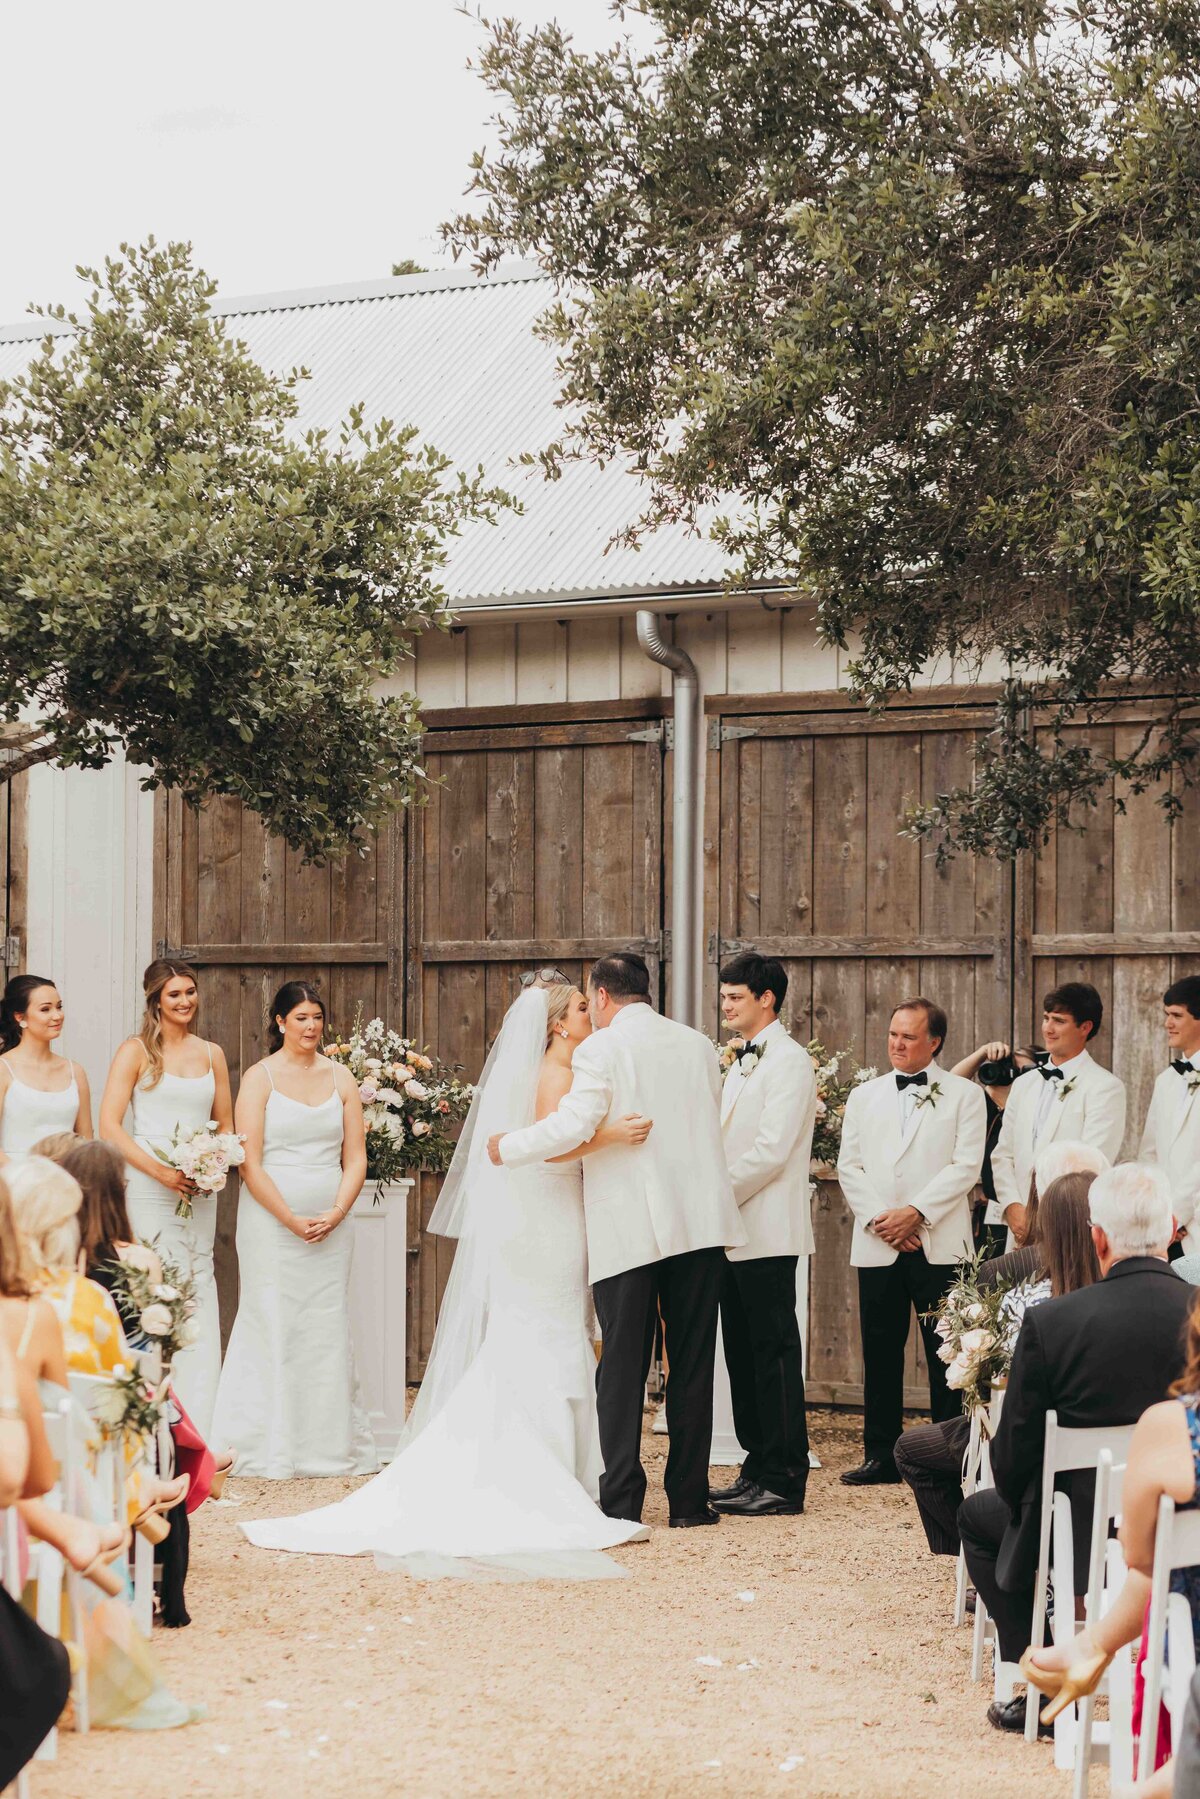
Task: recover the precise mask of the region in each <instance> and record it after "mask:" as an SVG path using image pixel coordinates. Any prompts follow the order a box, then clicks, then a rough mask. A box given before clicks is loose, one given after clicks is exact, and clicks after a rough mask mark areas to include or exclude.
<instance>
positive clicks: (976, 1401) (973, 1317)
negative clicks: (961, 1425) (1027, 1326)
mask: <svg viewBox="0 0 1200 1799" xmlns="http://www.w3.org/2000/svg"><path fill="white" fill-rule="evenodd" d="M982 1260H983V1255H982V1252H980V1254H979V1255H977V1256H973V1257H972V1258H971V1260H970V1261H967V1262H963V1263H962V1265H961V1267H960V1268H959V1271H958V1278H957V1280H956V1281H955V1283H954V1285H953V1286H952V1287H951V1288H950V1290H949V1292H948V1293H947V1294H946V1297H945V1298H944V1299H943V1300H942V1303H941V1305H940V1306H939V1307H938V1308H937V1311H936V1312H934V1313H931V1314H930V1316H932V1317H933V1318H935V1319H936V1320H937V1322H936V1325H935V1329H936V1331H937V1334H938V1336H939V1337H940V1339H941V1346H940V1348H939V1349H938V1355H939V1357H940V1358H941V1360H942V1361H943V1362H944V1363H945V1364H946V1385H947V1386H948V1387H950V1388H951V1389H952V1390H953V1391H955V1392H961V1394H962V1396H963V1407H964V1409H965V1410H966V1411H967V1412H968V1413H970V1412H974V1411H986V1410H987V1406H988V1401H989V1398H990V1396H991V1389H992V1387H993V1386H994V1385H995V1384H996V1382H997V1381H1001V1380H1006V1379H1007V1378H1008V1370H1009V1366H1010V1364H1011V1362H1012V1356H1013V1349H1014V1348H1015V1347H1016V1341H1017V1333H1018V1332H1019V1331H1020V1328H1021V1319H1022V1317H1023V1316H1024V1313H1025V1307H1026V1305H1027V1304H1029V1303H1031V1301H1033V1300H1035V1299H1038V1298H1041V1297H1042V1292H1041V1289H1040V1284H1035V1283H1032V1282H1026V1283H1022V1284H1021V1285H1020V1286H1014V1285H1013V1283H1012V1282H1011V1281H996V1282H994V1283H993V1284H991V1285H989V1286H986V1287H980V1285H979V1268H980V1264H981V1262H982Z"/></svg>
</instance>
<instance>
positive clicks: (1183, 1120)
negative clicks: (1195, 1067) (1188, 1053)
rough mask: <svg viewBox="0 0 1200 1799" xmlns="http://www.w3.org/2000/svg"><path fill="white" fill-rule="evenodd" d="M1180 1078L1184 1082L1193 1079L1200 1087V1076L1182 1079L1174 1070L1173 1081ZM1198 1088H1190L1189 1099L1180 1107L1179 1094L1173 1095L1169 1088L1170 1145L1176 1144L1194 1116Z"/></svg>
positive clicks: (1167, 1133)
mask: <svg viewBox="0 0 1200 1799" xmlns="http://www.w3.org/2000/svg"><path fill="white" fill-rule="evenodd" d="M1180 1078H1182V1079H1183V1080H1188V1079H1191V1080H1193V1081H1195V1082H1196V1086H1200V1076H1197V1075H1192V1076H1190V1077H1189V1076H1188V1075H1184V1076H1182V1077H1180V1076H1179V1075H1177V1074H1176V1073H1175V1071H1174V1069H1172V1070H1171V1079H1172V1080H1173V1081H1178V1080H1179V1079H1180ZM1196 1086H1191V1087H1189V1089H1188V1095H1187V1099H1186V1100H1185V1102H1184V1103H1183V1105H1180V1103H1179V1095H1178V1093H1172V1092H1171V1091H1170V1089H1169V1088H1168V1089H1167V1095H1168V1099H1169V1101H1170V1111H1169V1112H1168V1113H1167V1128H1166V1132H1165V1135H1166V1140H1167V1143H1168V1145H1170V1144H1172V1143H1174V1141H1175V1139H1176V1137H1178V1135H1179V1133H1180V1132H1181V1131H1182V1130H1183V1128H1184V1126H1185V1125H1186V1124H1187V1122H1188V1120H1189V1119H1190V1118H1191V1116H1192V1107H1193V1106H1194V1105H1195V1103H1196Z"/></svg>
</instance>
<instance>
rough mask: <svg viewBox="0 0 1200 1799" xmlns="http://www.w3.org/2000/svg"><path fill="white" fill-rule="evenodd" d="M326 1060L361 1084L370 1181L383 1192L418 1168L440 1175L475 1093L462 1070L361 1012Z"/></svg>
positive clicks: (327, 1047)
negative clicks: (461, 1075) (366, 1019)
mask: <svg viewBox="0 0 1200 1799" xmlns="http://www.w3.org/2000/svg"><path fill="white" fill-rule="evenodd" d="M325 1054H326V1055H327V1056H329V1057H330V1058H331V1060H333V1061H334V1062H340V1063H341V1064H342V1066H343V1068H348V1069H349V1070H350V1073H351V1074H352V1075H353V1076H354V1079H355V1081H356V1082H357V1083H358V1092H359V1098H360V1099H361V1100H362V1102H363V1113H364V1116H365V1120H366V1127H367V1179H368V1180H372V1181H377V1182H378V1183H379V1185H380V1186H386V1185H387V1183H388V1181H392V1180H395V1179H396V1177H397V1176H398V1175H402V1174H408V1173H412V1172H415V1171H417V1170H420V1169H425V1170H431V1171H432V1172H433V1173H435V1174H442V1173H444V1172H445V1170H446V1169H447V1168H448V1167H449V1166H450V1158H451V1156H452V1155H453V1154H454V1141H455V1140H454V1136H453V1135H452V1132H453V1128H454V1126H455V1125H456V1124H458V1123H460V1122H461V1120H462V1119H464V1118H465V1117H466V1115H467V1111H468V1109H469V1107H470V1104H471V1098H472V1095H473V1093H474V1091H475V1090H474V1088H473V1087H472V1086H471V1085H470V1083H469V1082H467V1081H463V1080H460V1079H459V1072H460V1071H459V1069H458V1068H457V1067H451V1066H450V1065H449V1064H448V1063H445V1062H440V1061H438V1060H437V1058H436V1057H434V1056H430V1055H429V1054H428V1053H427V1052H426V1051H425V1050H421V1049H418V1048H417V1046H416V1044H415V1043H414V1042H413V1040H412V1039H411V1038H410V1037H401V1036H400V1034H399V1032H398V1031H392V1030H389V1029H388V1027H387V1026H386V1025H385V1024H384V1022H383V1020H382V1019H381V1018H373V1019H371V1021H370V1023H369V1024H364V1023H363V1018H362V1007H361V1006H360V1007H359V1009H358V1011H357V1012H356V1013H355V1016H354V1025H353V1028H352V1029H351V1031H350V1033H349V1035H348V1036H346V1037H337V1038H335V1039H334V1041H333V1042H331V1043H327V1044H326V1045H325Z"/></svg>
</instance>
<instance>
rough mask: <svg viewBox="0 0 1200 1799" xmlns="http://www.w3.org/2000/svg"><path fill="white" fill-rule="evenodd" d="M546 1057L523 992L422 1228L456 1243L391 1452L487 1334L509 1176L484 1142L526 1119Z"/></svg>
mask: <svg viewBox="0 0 1200 1799" xmlns="http://www.w3.org/2000/svg"><path fill="white" fill-rule="evenodd" d="M545 1052H546V990H545V988H544V987H530V988H527V989H526V990H525V992H523V993H521V994H520V995H519V996H518V997H517V999H516V1000H515V1001H514V1002H513V1004H512V1005H511V1006H510V1007H509V1009H508V1011H507V1012H506V1013H505V1016H504V1023H503V1024H502V1025H501V1027H500V1035H499V1036H498V1037H497V1039H496V1041H495V1043H494V1044H493V1045H492V1051H491V1054H490V1055H489V1056H488V1059H487V1061H486V1063H485V1064H484V1069H483V1073H482V1075H481V1076H480V1078H479V1084H478V1085H477V1087H476V1089H475V1095H474V1098H473V1099H472V1101H471V1109H470V1111H469V1112H468V1113H467V1120H466V1123H465V1124H464V1126H463V1131H462V1136H461V1137H460V1138H459V1140H458V1147H457V1149H456V1150H455V1152H454V1160H453V1161H452V1162H451V1164H450V1169H449V1172H448V1174H447V1175H446V1179H445V1183H444V1185H443V1187H442V1191H441V1194H440V1195H439V1197H438V1202H437V1204H436V1205H435V1206H434V1208H433V1213H432V1216H431V1217H430V1220H429V1225H428V1229H429V1230H430V1232H431V1233H432V1234H433V1235H434V1236H438V1237H456V1238H457V1239H458V1248H457V1249H456V1251H455V1253H454V1266H453V1267H452V1268H451V1270H450V1279H449V1280H448V1281H447V1283H446V1291H445V1294H444V1296H443V1298H442V1306H441V1312H440V1314H439V1316H438V1322H437V1329H436V1330H435V1331H434V1335H433V1347H432V1349H431V1350H430V1352H429V1362H428V1364H427V1366H426V1369H425V1375H424V1378H423V1380H422V1382H421V1388H420V1392H419V1393H418V1395H417V1399H416V1403H415V1404H414V1406H413V1409H412V1411H411V1412H410V1413H409V1415H408V1421H407V1423H406V1424H405V1426H404V1432H403V1435H402V1436H401V1438H400V1441H399V1444H398V1450H402V1449H405V1448H406V1447H407V1446H408V1444H409V1443H411V1442H412V1440H413V1438H414V1437H416V1436H417V1435H418V1434H419V1433H420V1432H421V1431H422V1430H424V1428H425V1426H426V1425H427V1424H429V1423H430V1421H431V1420H432V1419H433V1418H435V1417H436V1416H437V1414H438V1412H440V1411H441V1409H442V1407H443V1406H444V1405H445V1403H446V1401H447V1400H448V1399H449V1397H450V1395H451V1394H452V1393H453V1391H454V1389H455V1387H457V1385H458V1383H459V1381H460V1380H461V1379H462V1377H463V1375H464V1374H465V1373H466V1371H467V1369H468V1368H469V1367H470V1365H471V1363H472V1362H473V1361H474V1359H475V1357H476V1356H477V1355H478V1353H479V1350H480V1346H481V1345H482V1343H483V1339H484V1336H485V1334H486V1332H487V1319H488V1279H489V1271H490V1264H491V1253H490V1251H491V1244H492V1242H493V1240H494V1229H495V1226H496V1224H497V1223H498V1222H499V1220H500V1219H501V1218H502V1217H503V1216H504V1215H505V1212H506V1209H507V1208H506V1200H507V1197H508V1180H509V1174H508V1170H507V1169H506V1168H497V1167H496V1166H495V1164H494V1163H493V1162H491V1161H490V1160H489V1159H488V1153H487V1146H488V1139H489V1138H490V1137H492V1136H494V1135H495V1133H496V1132H497V1131H512V1130H519V1129H521V1128H522V1127H523V1126H525V1125H527V1124H532V1123H533V1121H534V1113H535V1109H536V1103H537V1086H538V1077H539V1074H540V1072H541V1066H542V1058H543V1056H544V1055H545Z"/></svg>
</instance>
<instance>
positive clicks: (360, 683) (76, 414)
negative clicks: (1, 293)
mask: <svg viewBox="0 0 1200 1799" xmlns="http://www.w3.org/2000/svg"><path fill="white" fill-rule="evenodd" d="M122 255H123V258H124V260H122V261H113V260H110V261H109V262H107V263H106V265H105V269H104V273H103V275H101V274H99V273H98V272H96V271H94V270H88V269H81V270H80V271H79V273H80V276H81V278H83V279H85V280H86V281H88V282H90V283H91V284H92V291H91V294H90V297H89V299H88V302H87V306H86V309H85V311H84V313H83V316H82V317H78V316H77V315H75V314H71V313H67V312H65V310H64V309H63V308H62V307H58V308H52V309H50V310H49V311H48V312H44V316H47V317H50V318H54V319H57V320H66V321H68V322H69V323H70V324H71V325H72V326H73V327H74V329H73V331H72V333H71V334H70V335H61V334H60V335H58V336H48V337H47V338H46V339H45V341H44V342H43V344H42V346H41V349H40V353H39V354H38V355H37V356H36V357H35V358H34V359H33V361H32V362H31V364H30V366H29V368H28V370H27V372H26V373H25V374H24V375H22V376H20V377H18V378H17V379H16V380H14V381H12V382H9V383H2V384H0V722H5V723H8V724H10V725H11V726H12V727H13V729H12V731H11V732H10V733H9V741H10V742H11V743H13V744H15V745H16V747H17V749H18V757H17V759H16V761H14V762H12V763H11V764H10V765H9V767H8V769H7V770H6V771H5V772H6V773H7V774H11V773H12V772H14V770H15V769H17V768H20V767H27V766H28V765H29V764H30V763H32V762H37V761H47V760H53V761H55V762H57V763H59V764H61V765H63V766H65V767H72V766H74V767H82V768H98V767H101V766H102V765H103V764H104V763H105V762H107V761H108V759H109V758H110V756H111V755H112V753H113V751H114V749H115V748H117V746H122V747H123V748H124V749H125V751H126V752H127V754H128V755H129V757H130V758H131V759H132V760H133V761H134V762H137V763H141V764H144V765H145V766H146V767H147V768H148V769H149V770H150V771H151V773H150V775H149V778H148V781H147V785H149V786H158V785H165V786H169V787H176V788H178V789H179V790H180V791H181V792H182V793H183V795H184V797H185V798H186V799H187V800H188V801H189V802H192V803H196V804H198V803H199V802H200V801H202V800H204V799H207V798H209V797H210V796H211V795H214V794H231V795H234V796H236V798H238V799H239V800H241V801H242V803H243V804H244V805H246V806H248V807H249V808H250V809H251V811H253V812H256V813H258V814H259V815H260V816H261V817H262V819H263V820H264V822H265V823H266V825H267V826H268V827H269V829H270V830H272V831H274V832H277V833H278V834H279V835H281V836H283V837H284V838H286V840H287V841H288V843H290V844H291V845H293V846H294V847H296V848H299V849H301V850H303V851H304V852H305V854H306V855H307V856H308V857H320V856H324V855H326V854H328V853H330V852H332V851H336V850H340V849H344V848H345V847H346V846H347V845H353V844H358V843H361V842H362V840H363V839H364V837H365V835H366V833H367V832H368V831H369V830H370V829H371V828H372V827H373V826H375V825H377V824H379V823H380V822H381V821H382V820H383V819H384V818H385V817H386V816H387V814H388V813H389V812H390V811H391V810H392V808H393V807H395V806H397V805H400V804H403V803H404V802H406V801H407V800H409V799H410V798H411V797H412V796H413V794H414V792H415V790H416V788H417V786H418V784H419V781H420V778H421V770H420V768H419V766H418V764H417V760H416V757H417V730H418V726H417V711H416V702H415V700H414V699H413V698H412V697H411V695H408V694H404V693H400V694H394V695H392V696H390V697H386V698H384V697H379V691H378V690H379V684H380V683H381V682H383V681H386V680H390V679H391V678H392V677H393V676H394V675H395V673H396V670H397V668H398V667H399V666H400V664H401V661H402V659H403V658H404V657H406V656H408V655H411V653H412V639H413V637H414V635H415V634H416V633H417V632H419V631H421V630H423V629H425V628H426V627H428V626H430V625H441V626H445V625H446V624H447V622H448V619H447V614H446V611H445V596H444V594H443V592H442V590H441V588H440V586H439V585H438V575H439V571H440V569H441V567H442V564H443V562H444V560H445V547H446V540H447V539H448V538H449V537H451V536H452V535H453V534H454V533H455V532H456V531H457V530H458V529H459V528H460V526H461V525H462V523H463V522H464V521H465V520H467V519H471V518H474V517H477V516H480V515H484V516H490V515H492V514H493V513H494V511H495V509H496V508H497V507H498V506H500V505H502V504H505V503H507V499H506V496H505V495H503V494H500V493H499V492H496V491H494V490H489V489H488V488H486V487H485V486H484V484H483V480H482V472H480V474H478V475H476V476H475V477H473V478H467V477H466V476H464V475H461V474H455V473H454V472H453V471H452V470H451V468H450V465H449V463H448V462H447V460H446V459H445V457H443V456H441V455H439V454H438V452H437V451H436V450H434V449H433V448H431V447H430V446H428V445H423V444H420V443H419V442H418V441H417V438H416V433H415V430H413V429H411V428H407V427H397V426H396V425H394V424H393V423H392V422H391V421H389V420H383V421H382V422H380V423H379V424H376V425H373V426H368V425H367V424H366V423H365V422H364V419H363V413H362V409H361V408H360V407H355V408H353V409H352V410H351V412H350V414H349V417H348V419H347V420H346V422H345V423H344V425H343V426H342V427H341V429H340V430H339V431H338V432H337V433H336V434H334V435H332V436H331V435H330V434H328V433H326V432H323V431H309V432H307V433H304V434H303V435H299V434H297V433H296V430H295V419H296V414H297V410H298V407H297V398H296V395H297V388H298V386H299V384H300V382H301V380H302V379H304V371H294V372H292V373H291V374H288V375H286V376H284V377H282V378H280V377H277V376H275V375H272V374H268V373H267V372H266V371H264V370H263V369H261V368H260V367H259V366H258V365H257V364H256V363H255V362H254V360H253V359H252V358H251V356H250V355H249V354H248V352H247V350H246V347H245V345H244V344H241V343H239V342H238V341H237V340H236V339H234V338H232V337H230V336H229V334H228V332H227V330H226V326H225V323H224V321H223V320H222V319H221V318H219V317H217V316H215V315H214V314H213V312H212V311H211V308H210V302H211V300H212V296H213V294H214V292H215V284H214V283H213V282H212V281H210V280H209V278H208V277H207V276H206V275H205V274H203V273H202V272H201V271H199V270H197V269H195V268H194V267H193V266H192V260H191V252H190V249H189V247H188V246H186V245H180V244H170V245H167V246H166V247H165V248H159V247H157V246H156V245H155V244H154V242H153V240H151V242H150V243H149V244H147V245H145V246H144V247H142V248H140V249H134V248H131V247H129V246H128V245H124V246H122ZM31 717H32V718H35V719H36V723H35V724H29V723H28V722H26V723H24V724H18V723H17V721H18V720H25V721H28V720H29V719H30V718H31Z"/></svg>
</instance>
